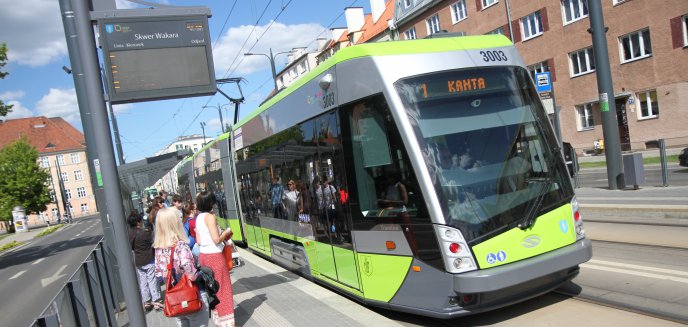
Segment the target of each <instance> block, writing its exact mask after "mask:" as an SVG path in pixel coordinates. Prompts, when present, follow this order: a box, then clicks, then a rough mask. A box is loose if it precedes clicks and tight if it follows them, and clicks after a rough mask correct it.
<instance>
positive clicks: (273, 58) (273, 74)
mask: <svg viewBox="0 0 688 327" xmlns="http://www.w3.org/2000/svg"><path fill="white" fill-rule="evenodd" d="M290 52H291V51H283V52H278V53H275V54H273V53H272V48H270V55H267V54H264V53H251V52H247V53H244V56H266V57H268V59H270V68H272V81H273V82H274V83H275V93H277V72H276V71H275V57H277V55H280V54H283V53H290Z"/></svg>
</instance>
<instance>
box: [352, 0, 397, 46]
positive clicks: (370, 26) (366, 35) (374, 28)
mask: <svg viewBox="0 0 688 327" xmlns="http://www.w3.org/2000/svg"><path fill="white" fill-rule="evenodd" d="M393 15H394V1H387V3H385V11H383V12H382V15H380V18H378V19H377V22H373V14H368V15H366V16H365V22H364V23H363V27H361V31H363V35H362V36H361V38H360V39H358V41H356V44H361V43H365V42H368V41H370V39H372V38H374V37H376V36H378V35H380V34H381V33H382V32H384V31H385V30H387V29H388V28H389V25H388V24H387V21H388V20H390V19H392V16H393Z"/></svg>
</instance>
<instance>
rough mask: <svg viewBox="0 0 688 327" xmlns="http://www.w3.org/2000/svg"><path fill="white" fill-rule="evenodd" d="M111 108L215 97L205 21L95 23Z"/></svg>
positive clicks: (152, 19) (171, 19) (159, 19)
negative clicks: (140, 103)
mask: <svg viewBox="0 0 688 327" xmlns="http://www.w3.org/2000/svg"><path fill="white" fill-rule="evenodd" d="M98 29H99V33H100V45H101V47H102V49H103V57H104V58H103V60H104V66H105V73H106V78H107V83H106V84H107V88H108V94H109V96H110V100H111V101H112V103H113V104H117V103H129V102H140V101H153V100H162V99H173V98H182V97H191V96H201V95H210V94H215V92H216V91H217V89H216V85H215V71H214V68H213V58H212V48H211V42H210V33H209V31H208V17H207V16H206V15H186V16H153V17H121V18H103V19H99V20H98Z"/></svg>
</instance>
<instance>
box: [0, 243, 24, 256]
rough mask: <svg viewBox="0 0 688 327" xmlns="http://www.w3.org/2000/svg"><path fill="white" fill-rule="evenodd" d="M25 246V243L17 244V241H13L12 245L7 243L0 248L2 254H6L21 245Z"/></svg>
mask: <svg viewBox="0 0 688 327" xmlns="http://www.w3.org/2000/svg"><path fill="white" fill-rule="evenodd" d="M22 244H24V242H17V241H12V242H10V243H7V244H5V245H3V246H0V253H2V252H5V251H7V250H9V249H11V248H16V247H18V246H20V245H22Z"/></svg>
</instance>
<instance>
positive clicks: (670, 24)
mask: <svg viewBox="0 0 688 327" xmlns="http://www.w3.org/2000/svg"><path fill="white" fill-rule="evenodd" d="M588 1H601V5H602V10H603V15H604V19H605V26H606V27H607V28H608V30H607V33H606V39H607V46H608V50H609V61H610V65H611V72H612V81H613V84H614V98H615V102H616V113H617V125H618V128H619V135H620V139H621V143H622V149H623V150H640V149H646V148H648V147H654V146H656V140H657V139H665V141H666V144H667V145H668V146H680V145H685V144H688V128H686V126H688V1H685V0H666V1H654V0H527V1H526V0H511V1H509V0H459V1H456V0H449V1H440V0H400V1H398V2H397V3H396V7H395V13H394V17H395V22H394V26H395V27H396V36H395V37H396V38H397V39H401V40H405V39H416V38H424V37H426V36H428V35H431V34H434V33H442V32H449V33H457V34H460V35H461V34H463V35H481V34H490V33H500V34H504V35H506V36H507V37H509V38H510V39H511V40H512V41H513V42H514V44H515V45H516V47H517V48H518V50H519V52H520V53H521V55H522V57H523V59H524V61H525V62H526V64H527V65H528V68H529V70H530V71H531V72H532V73H533V74H534V73H535V72H544V71H549V72H550V74H551V76H552V81H553V89H554V102H555V103H556V106H557V107H559V108H560V115H559V118H560V122H561V134H562V139H563V140H564V141H566V142H570V143H571V144H572V145H573V146H574V147H575V148H577V149H578V151H579V153H585V152H588V151H590V150H592V148H593V145H594V143H595V142H596V141H598V140H600V139H602V138H603V132H602V118H601V113H600V108H599V105H598V102H599V95H598V90H597V76H596V74H595V67H596V65H595V60H594V57H593V48H592V36H591V34H590V33H589V32H588V29H589V28H590V20H589V17H588V15H589V6H588ZM552 112H553V110H552V111H551V112H550V113H552Z"/></svg>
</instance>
